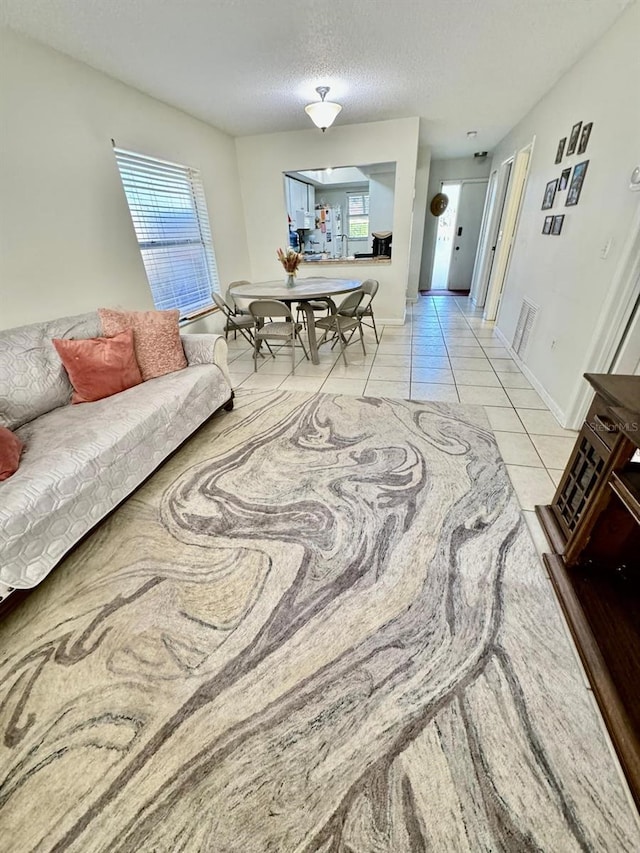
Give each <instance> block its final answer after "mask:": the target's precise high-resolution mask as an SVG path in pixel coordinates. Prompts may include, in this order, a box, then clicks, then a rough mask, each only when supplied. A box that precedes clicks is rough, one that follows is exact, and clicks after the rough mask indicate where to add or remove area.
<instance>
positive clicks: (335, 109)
mask: <svg viewBox="0 0 640 853" xmlns="http://www.w3.org/2000/svg"><path fill="white" fill-rule="evenodd" d="M341 109H342V107H341V106H340V104H334V103H333V101H318V102H317V103H315V104H309V105H308V106H306V107H305V108H304V111H305V112H306V114H307V115H308V116H309V118H310V119H311V121H312V122H313V123H314V124H315V126H316V127H319V128H320V129H321V130H326V129H327V128H328V127H331V125H332V124H333V123H334V121H335V120H336V116H337V115H338V113H339V112H340V110H341Z"/></svg>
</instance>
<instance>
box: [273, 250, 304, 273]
mask: <svg viewBox="0 0 640 853" xmlns="http://www.w3.org/2000/svg"><path fill="white" fill-rule="evenodd" d="M277 254H278V260H279V261H280V263H281V264H282V266H283V267H284V270H285V272H288V273H289V275H295V274H296V273H297V272H298V267H299V266H300V261H301V260H302V255H301V254H300V252H296V250H295V249H287V251H286V252H283V251H282V249H278V252H277Z"/></svg>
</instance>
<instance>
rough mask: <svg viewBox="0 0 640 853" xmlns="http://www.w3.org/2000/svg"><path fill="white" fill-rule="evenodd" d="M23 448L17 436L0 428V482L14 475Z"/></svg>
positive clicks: (4, 428)
mask: <svg viewBox="0 0 640 853" xmlns="http://www.w3.org/2000/svg"><path fill="white" fill-rule="evenodd" d="M23 447H24V445H23V444H22V442H21V441H20V439H19V438H18V436H17V435H14V434H13V433H12V432H11V430H10V429H7V428H6V427H0V480H7V479H8V478H9V477H10V476H11V475H12V474H15V473H16V471H17V470H18V465H19V464H20V454H21V453H22V448H23Z"/></svg>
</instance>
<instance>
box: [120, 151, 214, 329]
mask: <svg viewBox="0 0 640 853" xmlns="http://www.w3.org/2000/svg"><path fill="white" fill-rule="evenodd" d="M115 155H116V161H117V163H118V169H119V170H120V177H121V178H122V185H123V187H124V191H125V195H126V197H127V202H128V204H129V210H130V211H131V219H132V221H133V227H134V229H135V232H136V236H137V238H138V245H139V246H140V252H141V254H142V260H143V261H144V267H145V270H146V273H147V278H148V280H149V286H150V288H151V294H152V296H153V302H154V305H155V306H156V308H158V309H159V310H165V309H168V308H178V309H180V316H181V317H187V316H189V315H191V314H195V313H197V312H198V311H200V310H202V309H203V308H206V307H208V306H210V305H211V304H212V300H211V292H212V290H215V291H219V289H220V287H219V281H218V272H217V269H216V261H215V255H214V252H213V244H212V242H211V228H210V226H209V217H208V214H207V205H206V201H205V197H204V189H203V187H202V181H201V179H200V173H199V172H198V171H197V170H196V169H190V168H189V167H188V166H180V165H178V164H176V163H166V162H164V161H163V160H156V159H154V158H152V157H145V156H144V155H142V154H135V153H133V152H131V151H123V150H122V149H120V148H116V149H115Z"/></svg>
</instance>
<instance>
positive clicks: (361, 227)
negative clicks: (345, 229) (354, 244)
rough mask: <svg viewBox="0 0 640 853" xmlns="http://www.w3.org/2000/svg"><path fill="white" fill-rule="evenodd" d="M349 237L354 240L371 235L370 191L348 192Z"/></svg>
mask: <svg viewBox="0 0 640 853" xmlns="http://www.w3.org/2000/svg"><path fill="white" fill-rule="evenodd" d="M347 203H348V213H349V237H350V238H351V239H353V240H356V239H358V238H362V237H365V238H366V237H368V236H369V193H348V194H347Z"/></svg>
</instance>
